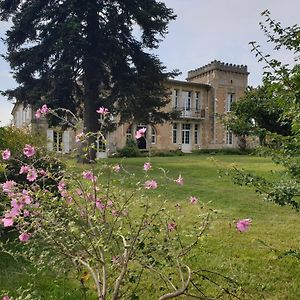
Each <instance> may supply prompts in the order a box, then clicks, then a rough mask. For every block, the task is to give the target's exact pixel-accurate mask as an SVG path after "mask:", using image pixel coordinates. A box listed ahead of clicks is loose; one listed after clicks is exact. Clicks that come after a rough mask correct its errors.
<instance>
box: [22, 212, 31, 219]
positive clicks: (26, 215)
mask: <svg viewBox="0 0 300 300" xmlns="http://www.w3.org/2000/svg"><path fill="white" fill-rule="evenodd" d="M23 216H24V217H25V218H26V217H29V216H30V212H29V211H28V210H24V211H23Z"/></svg>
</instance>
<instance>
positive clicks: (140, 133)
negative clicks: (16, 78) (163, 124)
mask: <svg viewBox="0 0 300 300" xmlns="http://www.w3.org/2000/svg"><path fill="white" fill-rule="evenodd" d="M146 130H147V128H141V129H139V130H138V131H137V132H136V134H135V138H136V139H137V140H138V139H140V138H141V137H142V136H144V135H145V132H146Z"/></svg>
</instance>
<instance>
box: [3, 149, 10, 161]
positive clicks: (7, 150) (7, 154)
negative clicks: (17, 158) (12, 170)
mask: <svg viewBox="0 0 300 300" xmlns="http://www.w3.org/2000/svg"><path fill="white" fill-rule="evenodd" d="M10 155H11V153H10V150H9V149H6V150H4V151H2V159H3V160H8V159H9V158H10Z"/></svg>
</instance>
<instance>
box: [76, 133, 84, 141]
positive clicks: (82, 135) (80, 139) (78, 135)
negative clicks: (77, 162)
mask: <svg viewBox="0 0 300 300" xmlns="http://www.w3.org/2000/svg"><path fill="white" fill-rule="evenodd" d="M84 139H85V135H84V133H83V132H80V133H78V134H76V136H75V141H76V143H79V142H82V141H83V140H84Z"/></svg>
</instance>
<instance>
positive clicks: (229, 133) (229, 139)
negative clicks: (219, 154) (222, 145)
mask: <svg viewBox="0 0 300 300" xmlns="http://www.w3.org/2000/svg"><path fill="white" fill-rule="evenodd" d="M232 141H233V134H232V131H231V130H228V128H227V130H226V144H227V145H232Z"/></svg>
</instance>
